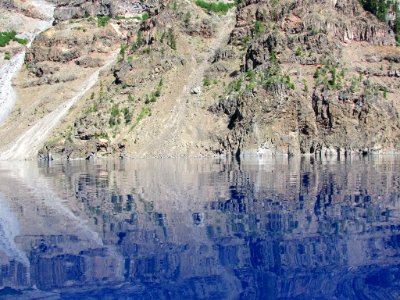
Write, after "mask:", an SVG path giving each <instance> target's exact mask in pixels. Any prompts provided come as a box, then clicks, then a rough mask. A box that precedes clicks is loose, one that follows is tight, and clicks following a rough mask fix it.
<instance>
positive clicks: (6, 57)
mask: <svg viewBox="0 0 400 300" xmlns="http://www.w3.org/2000/svg"><path fill="white" fill-rule="evenodd" d="M10 59H11V54H10V53H8V52H6V53H4V60H10Z"/></svg>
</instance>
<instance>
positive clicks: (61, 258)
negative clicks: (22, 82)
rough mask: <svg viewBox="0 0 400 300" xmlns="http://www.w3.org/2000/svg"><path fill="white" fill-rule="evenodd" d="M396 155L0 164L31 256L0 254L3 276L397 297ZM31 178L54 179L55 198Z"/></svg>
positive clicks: (209, 292) (186, 293)
mask: <svg viewBox="0 0 400 300" xmlns="http://www.w3.org/2000/svg"><path fill="white" fill-rule="evenodd" d="M398 166H399V162H398V161H397V160H386V161H378V160H375V161H353V162H350V161H347V162H333V161H332V162H316V161H315V162H313V161H311V162H310V161H291V162H290V163H287V162H284V161H263V162H260V161H257V162H255V161H253V162H252V161H247V162H244V163H243V164H242V165H241V166H239V165H236V164H231V163H224V162H221V161H204V160H203V161H193V160H192V161H191V160H188V161H176V160H175V161H163V162H160V161H134V162H129V161H128V162H113V161H110V162H102V163H97V164H91V163H80V162H76V163H70V164H64V165H63V164H57V165H52V166H45V165H43V166H39V167H37V166H33V165H26V164H25V165H24V164H19V165H17V166H15V165H14V166H13V168H16V169H17V170H18V171H17V172H14V171H10V169H9V166H7V165H5V164H2V165H1V167H0V170H1V171H0V176H1V179H2V180H1V182H2V184H1V185H0V191H1V192H2V193H4V194H5V195H6V196H7V195H13V196H12V197H13V201H10V205H11V207H12V211H13V212H14V214H15V215H16V216H17V219H18V222H19V224H20V228H21V231H20V233H19V235H18V236H17V237H16V238H15V243H16V245H17V246H18V247H19V249H21V250H22V251H23V252H24V253H26V255H27V257H28V258H29V263H28V264H26V263H23V262H19V261H15V260H9V261H7V258H6V257H5V259H2V260H1V264H2V267H1V272H0V283H1V286H2V287H5V286H10V287H12V288H13V289H14V292H16V291H17V290H21V291H23V290H24V289H26V288H28V287H31V286H33V285H35V286H37V288H38V289H39V291H40V292H41V293H53V294H54V293H56V294H57V293H60V292H61V293H62V296H63V297H66V298H68V297H79V296H81V297H84V296H87V295H90V296H97V297H100V296H105V295H109V296H111V295H113V296H120V297H126V296H128V295H130V296H132V297H133V296H136V297H142V298H145V299H148V298H154V297H159V298H161V299H164V298H166V296H165V295H169V296H168V297H172V298H179V297H186V298H199V299H206V298H210V297H218V298H238V297H239V298H240V297H242V298H250V299H258V298H260V297H263V298H265V297H267V296H268V297H270V298H271V299H275V298H280V297H295V296H298V297H305V298H313V297H314V298H315V297H322V298H326V299H330V298H332V297H338V298H340V299H345V298H354V297H362V296H364V297H370V296H371V295H379V296H380V297H384V298H391V297H392V298H396V297H397V296H396V295H397V293H398V285H399V284H400V283H399V279H398V278H399V272H400V270H399V268H398V263H399V260H398V255H399V251H400V247H399V241H398V232H399V230H400V224H399V222H398V216H399V213H400V212H399V195H400V194H399V189H398V184H397V182H398V178H399V174H398V172H397V169H398ZM6 170H8V171H6ZM18 174H19V175H18ZM22 174H25V175H22ZM33 174H35V175H36V176H37V177H36V178H37V179H35V180H34V181H30V179H29V178H31V175H33ZM6 183H7V184H6ZM10 183H13V186H14V187H15V186H17V185H18V186H19V187H20V189H19V192H18V193H16V192H15V191H14V190H11V189H10V188H9V186H10V185H9V184H10ZM32 184H35V186H36V187H37V188H38V189H42V188H44V187H45V186H46V187H48V186H51V190H53V191H54V194H49V195H48V196H49V197H50V196H51V199H53V200H52V201H50V199H49V201H47V200H46V198H44V199H45V200H42V199H43V196H44V195H43V194H42V192H40V191H36V190H35V189H33V190H32V189H31V185H32ZM58 197H61V199H66V200H64V201H63V200H61V201H59V200H58ZM51 203H52V205H53V206H52V207H51V206H50V205H51ZM58 203H59V204H58ZM68 211H73V212H74V213H73V214H74V215H75V217H73V216H72V215H71V214H70V213H68ZM63 212H64V213H63ZM78 224H86V226H85V227H82V228H80V227H79V225H78ZM90 231H93V232H97V233H98V236H99V237H101V242H99V241H96V239H94V235H92V234H91V233H90ZM385 278H391V279H390V280H389V279H388V280H386V279H385ZM3 291H7V290H3ZM8 292H10V291H8ZM23 292H24V293H27V294H26V295H29V293H30V291H23Z"/></svg>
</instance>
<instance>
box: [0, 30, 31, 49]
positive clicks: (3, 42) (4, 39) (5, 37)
mask: <svg viewBox="0 0 400 300" xmlns="http://www.w3.org/2000/svg"><path fill="white" fill-rule="evenodd" d="M16 35H17V33H16V32H15V31H9V32H0V47H5V46H7V45H8V43H9V42H10V41H14V42H17V43H19V44H21V45H26V44H27V43H28V40H27V39H21V38H17V37H16Z"/></svg>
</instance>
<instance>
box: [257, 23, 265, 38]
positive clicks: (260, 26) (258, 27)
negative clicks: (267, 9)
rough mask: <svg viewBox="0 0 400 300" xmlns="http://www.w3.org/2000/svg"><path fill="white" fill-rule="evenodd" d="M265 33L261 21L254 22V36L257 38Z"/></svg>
mask: <svg viewBox="0 0 400 300" xmlns="http://www.w3.org/2000/svg"><path fill="white" fill-rule="evenodd" d="M264 32H265V27H264V24H263V23H262V22H261V21H258V20H257V21H256V23H255V24H254V35H255V36H259V35H261V34H263V33H264Z"/></svg>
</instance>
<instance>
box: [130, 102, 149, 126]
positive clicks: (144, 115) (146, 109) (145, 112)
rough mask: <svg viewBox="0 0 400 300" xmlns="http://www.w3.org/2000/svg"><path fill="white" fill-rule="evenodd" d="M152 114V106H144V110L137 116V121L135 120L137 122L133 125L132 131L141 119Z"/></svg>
mask: <svg viewBox="0 0 400 300" xmlns="http://www.w3.org/2000/svg"><path fill="white" fill-rule="evenodd" d="M150 115H151V109H150V107H148V106H144V107H143V108H142V111H141V112H140V114H139V115H138V116H137V117H136V122H135V124H133V125H132V127H131V129H130V131H132V130H133V129H135V127H136V126H137V125H138V124H139V123H140V121H142V120H143V119H144V118H145V117H147V116H150Z"/></svg>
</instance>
